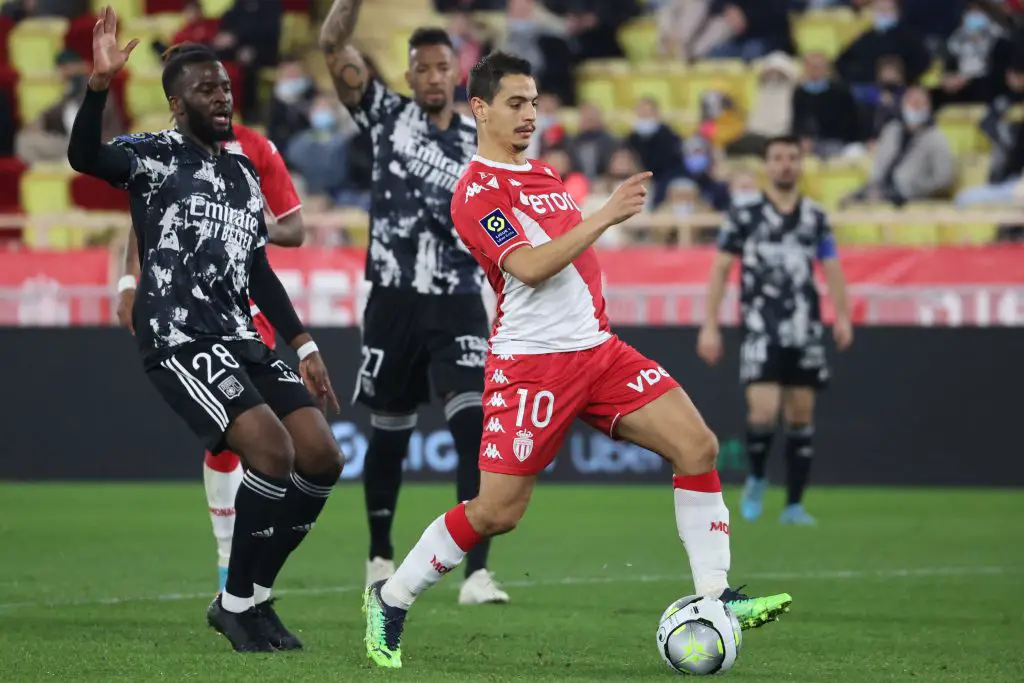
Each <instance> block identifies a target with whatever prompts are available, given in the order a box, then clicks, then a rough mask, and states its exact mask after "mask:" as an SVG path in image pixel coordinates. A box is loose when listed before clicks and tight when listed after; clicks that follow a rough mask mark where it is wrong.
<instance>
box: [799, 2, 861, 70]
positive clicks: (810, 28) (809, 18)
mask: <svg viewBox="0 0 1024 683" xmlns="http://www.w3.org/2000/svg"><path fill="white" fill-rule="evenodd" d="M791 24H792V33H793V42H794V43H796V47H797V52H798V53H799V54H801V55H804V54H807V53H808V52H823V53H825V54H826V55H827V56H828V58H829V59H835V58H836V56H838V55H839V53H840V52H842V51H843V49H844V48H845V47H846V46H847V45H849V44H850V42H851V41H852V40H853V39H854V37H855V36H857V35H858V34H859V33H860V30H861V27H860V25H859V24H858V23H857V19H856V16H855V15H854V13H853V10H851V9H850V8H848V7H836V8H830V9H823V10H810V11H808V12H804V13H803V14H798V15H796V16H795V17H794V18H793V20H792V22H791Z"/></svg>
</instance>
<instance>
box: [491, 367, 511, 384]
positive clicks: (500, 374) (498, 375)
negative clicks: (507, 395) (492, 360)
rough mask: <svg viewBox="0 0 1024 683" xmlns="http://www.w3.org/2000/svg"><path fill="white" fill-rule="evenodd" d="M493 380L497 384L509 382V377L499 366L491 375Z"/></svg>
mask: <svg viewBox="0 0 1024 683" xmlns="http://www.w3.org/2000/svg"><path fill="white" fill-rule="evenodd" d="M491 381H492V382H494V383H495V384H508V377H506V376H505V372H504V371H503V370H502V369H501V368H498V369H497V370H495V371H494V374H493V375H491Z"/></svg>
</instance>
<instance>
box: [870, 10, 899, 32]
mask: <svg viewBox="0 0 1024 683" xmlns="http://www.w3.org/2000/svg"><path fill="white" fill-rule="evenodd" d="M899 21H900V20H899V19H898V18H897V17H896V16H895V15H892V14H876V15H875V29H876V30H878V31H888V30H889V29H891V28H892V27H893V26H895V25H896V24H898V23H899Z"/></svg>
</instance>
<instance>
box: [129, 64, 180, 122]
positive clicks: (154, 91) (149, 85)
mask: <svg viewBox="0 0 1024 683" xmlns="http://www.w3.org/2000/svg"><path fill="white" fill-rule="evenodd" d="M124 97H125V105H126V106H127V108H128V112H129V113H130V114H131V116H133V117H138V118H144V117H147V116H149V115H151V114H153V115H156V114H163V115H164V116H167V115H168V111H169V110H168V108H167V96H166V95H164V86H163V84H162V83H161V81H160V73H159V72H157V71H141V72H140V71H132V72H131V74H129V76H128V83H127V85H126V86H125V92H124Z"/></svg>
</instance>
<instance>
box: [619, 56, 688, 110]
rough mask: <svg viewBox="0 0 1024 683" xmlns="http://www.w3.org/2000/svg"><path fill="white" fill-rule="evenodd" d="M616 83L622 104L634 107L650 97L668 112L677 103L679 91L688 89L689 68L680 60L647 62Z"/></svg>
mask: <svg viewBox="0 0 1024 683" xmlns="http://www.w3.org/2000/svg"><path fill="white" fill-rule="evenodd" d="M615 82H616V83H617V85H618V94H619V95H620V97H619V99H618V102H619V104H620V105H621V106H625V107H633V106H635V105H636V103H637V102H638V101H639V100H641V99H644V98H646V97H650V98H652V99H653V100H654V101H655V102H657V103H658V107H659V108H660V109H661V110H662V111H667V110H669V109H674V108H675V107H676V106H677V97H676V94H677V93H678V92H680V91H685V90H686V67H685V66H684V65H683V64H681V63H679V62H666V63H657V62H653V63H652V62H646V63H644V64H638V65H637V66H636V67H634V68H633V70H632V71H631V72H630V73H629V74H628V75H627V76H625V77H622V78H617V79H615Z"/></svg>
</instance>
